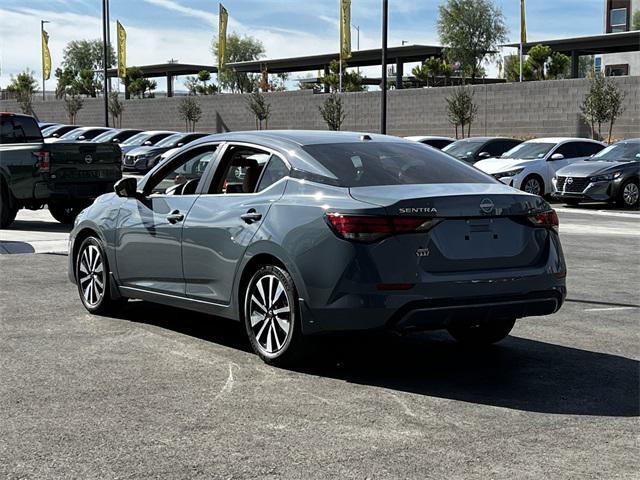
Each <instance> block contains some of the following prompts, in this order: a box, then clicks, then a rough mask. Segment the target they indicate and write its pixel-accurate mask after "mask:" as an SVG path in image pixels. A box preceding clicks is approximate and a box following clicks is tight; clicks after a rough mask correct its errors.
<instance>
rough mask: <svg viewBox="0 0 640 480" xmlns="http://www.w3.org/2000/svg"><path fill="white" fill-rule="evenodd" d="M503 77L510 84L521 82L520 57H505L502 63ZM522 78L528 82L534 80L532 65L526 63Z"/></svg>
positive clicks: (523, 66) (524, 63)
mask: <svg viewBox="0 0 640 480" xmlns="http://www.w3.org/2000/svg"><path fill="white" fill-rule="evenodd" d="M502 76H503V78H505V79H506V80H507V81H508V82H518V81H520V55H505V57H504V58H503V63H502ZM522 78H523V79H524V80H527V81H528V80H533V79H534V73H533V70H532V69H531V65H530V64H528V63H527V62H526V61H525V62H523V64H522Z"/></svg>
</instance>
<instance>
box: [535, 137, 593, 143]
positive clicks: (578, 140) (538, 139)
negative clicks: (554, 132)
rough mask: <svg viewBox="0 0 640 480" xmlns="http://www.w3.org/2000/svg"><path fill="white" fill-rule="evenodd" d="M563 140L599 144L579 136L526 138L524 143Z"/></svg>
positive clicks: (561, 141)
mask: <svg viewBox="0 0 640 480" xmlns="http://www.w3.org/2000/svg"><path fill="white" fill-rule="evenodd" d="M563 142H591V143H597V144H601V142H598V141H597V140H592V139H590V138H580V137H545V138H533V139H531V140H527V141H526V143H563Z"/></svg>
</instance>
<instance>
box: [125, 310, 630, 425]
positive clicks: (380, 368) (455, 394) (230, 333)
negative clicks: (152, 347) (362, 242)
mask: <svg viewBox="0 0 640 480" xmlns="http://www.w3.org/2000/svg"><path fill="white" fill-rule="evenodd" d="M120 318H123V319H126V320H130V321H135V322H139V323H146V324H151V325H155V326H158V327H161V328H164V329H168V330H172V331H175V332H178V333H181V334H184V335H190V336H193V337H196V338H200V339H202V340H205V341H209V342H214V343H217V344H220V345H224V346H227V347H230V348H234V349H238V350H241V351H244V352H248V351H250V346H249V343H248V341H247V339H246V337H245V333H244V329H243V327H242V326H241V325H240V324H239V323H237V322H234V321H231V320H225V319H221V318H217V317H211V316H207V315H204V314H198V313H192V312H189V313H188V314H185V312H184V311H183V310H178V309H173V308H171V307H166V306H158V305H152V304H150V303H146V302H131V304H130V306H129V307H127V309H125V311H124V312H123V314H122V315H121V317H120ZM140 319H142V320H140ZM311 345H312V347H311V348H312V350H313V353H311V352H310V355H309V358H308V359H307V360H306V361H304V362H303V363H302V364H301V365H300V366H298V367H296V368H293V369H292V370H295V371H297V372H299V373H303V374H312V375H319V376H324V377H329V378H336V379H340V380H343V381H347V382H350V383H353V384H362V385H370V386H377V387H382V388H387V389H390V390H397V391H403V392H409V393H414V394H420V395H428V396H433V397H439V398H448V399H451V400H459V401H464V402H470V403H476V404H483V405H491V406H496V407H504V408H511V409H516V410H523V411H530V412H539V413H552V414H566V415H594V416H612V417H634V416H640V388H639V382H638V378H639V375H640V362H638V361H636V360H632V359H629V358H625V357H621V356H616V355H610V354H606V353H597V352H591V351H588V350H582V349H579V348H571V347H564V346H560V345H554V344H552V343H545V342H540V341H536V340H529V339H526V338H519V337H513V336H512V337H508V338H507V339H505V340H504V341H502V342H500V343H499V344H497V345H493V346H489V347H485V348H481V349H473V348H465V347H463V346H461V345H459V344H457V343H456V342H454V341H453V340H451V339H450V338H449V337H448V335H447V334H446V333H443V332H429V333H421V334H414V335H409V336H405V337H399V336H396V335H394V334H386V333H380V334H360V335H330V336H323V337H318V338H316V339H315V340H314V341H313V342H312V343H311ZM255 361H259V360H258V359H257V358H256V359H255Z"/></svg>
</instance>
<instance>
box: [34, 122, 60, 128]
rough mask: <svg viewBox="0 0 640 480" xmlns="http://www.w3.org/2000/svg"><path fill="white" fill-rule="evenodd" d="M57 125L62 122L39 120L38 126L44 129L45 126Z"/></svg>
mask: <svg viewBox="0 0 640 480" xmlns="http://www.w3.org/2000/svg"><path fill="white" fill-rule="evenodd" d="M56 125H60V124H59V123H54V122H38V126H39V127H40V130H44V129H45V128H49V127H54V126H56Z"/></svg>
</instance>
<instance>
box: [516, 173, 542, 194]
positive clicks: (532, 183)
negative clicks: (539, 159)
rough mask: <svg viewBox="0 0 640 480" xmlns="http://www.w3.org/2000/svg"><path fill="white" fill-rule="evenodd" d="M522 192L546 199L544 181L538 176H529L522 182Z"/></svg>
mask: <svg viewBox="0 0 640 480" xmlns="http://www.w3.org/2000/svg"><path fill="white" fill-rule="evenodd" d="M520 190H522V191H523V192H527V193H533V194H534V195H540V196H541V197H544V180H542V178H540V176H538V175H529V176H528V177H527V178H525V179H524V180H523V181H522V185H521V186H520Z"/></svg>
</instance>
